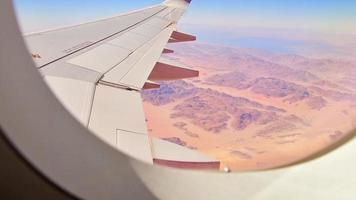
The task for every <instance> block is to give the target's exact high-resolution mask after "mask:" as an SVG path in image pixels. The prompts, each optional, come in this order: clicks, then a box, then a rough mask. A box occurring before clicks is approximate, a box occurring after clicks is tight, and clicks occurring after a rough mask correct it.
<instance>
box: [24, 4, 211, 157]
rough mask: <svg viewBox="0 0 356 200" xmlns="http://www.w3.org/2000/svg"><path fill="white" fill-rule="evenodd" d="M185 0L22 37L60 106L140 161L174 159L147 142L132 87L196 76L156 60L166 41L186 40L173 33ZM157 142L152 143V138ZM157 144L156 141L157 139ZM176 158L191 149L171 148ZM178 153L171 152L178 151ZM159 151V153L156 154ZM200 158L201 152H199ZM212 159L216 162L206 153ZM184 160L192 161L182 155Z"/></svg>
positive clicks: (137, 96) (137, 88) (136, 93)
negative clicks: (157, 158) (157, 156)
mask: <svg viewBox="0 0 356 200" xmlns="http://www.w3.org/2000/svg"><path fill="white" fill-rule="evenodd" d="M189 3H190V1H188V0H168V1H165V2H163V3H162V4H159V5H156V6H152V7H149V8H146V9H142V10H138V11H134V12H131V13H127V14H123V15H119V16H115V17H112V18H108V19H103V20H99V21H95V22H90V23H85V24H81V25H77V26H72V27H66V28H61V29H56V30H51V31H46V32H41V33H34V34H30V35H27V36H25V39H26V42H27V44H28V47H29V50H30V52H31V54H32V57H33V59H34V61H35V62H36V64H37V66H38V69H39V70H40V72H41V73H42V75H43V76H44V78H45V80H46V81H47V83H48V84H49V86H50V87H51V89H52V90H53V91H54V93H55V94H56V96H57V97H58V98H59V99H60V100H61V101H62V102H63V104H64V105H65V107H66V108H67V109H68V110H69V111H70V112H71V113H72V114H73V115H74V116H75V117H76V118H77V119H78V120H79V121H80V122H81V123H82V124H83V125H84V126H87V127H88V128H89V129H91V130H92V131H93V133H95V134H96V135H98V137H100V138H101V139H103V140H104V141H106V142H107V143H109V144H111V145H112V146H114V147H116V148H118V149H120V150H122V151H124V152H126V153H127V154H129V155H131V156H134V157H135V158H138V159H140V160H142V161H145V162H148V163H153V160H154V158H155V155H156V154H157V155H158V154H159V155H161V156H160V160H169V161H174V160H175V159H176V158H175V157H176V156H175V154H174V153H160V152H159V150H157V149H161V151H165V150H164V148H163V147H164V146H167V148H169V149H166V150H167V152H174V151H175V149H174V148H175V147H172V145H162V147H161V148H154V149H155V150H153V148H152V147H151V145H152V143H153V142H152V140H151V139H150V138H149V137H148V134H147V127H146V122H145V116H144V112H143V108H142V101H141V96H140V91H141V90H142V89H150V88H157V87H159V85H158V84H156V83H155V82H154V81H158V80H160V81H161V80H174V79H180V78H189V77H195V76H198V75H199V72H198V71H194V70H192V69H190V68H187V67H181V66H176V65H174V64H172V63H169V61H168V62H167V61H165V60H163V59H161V58H160V57H161V54H162V53H164V52H165V53H172V51H171V50H169V49H165V46H166V44H167V43H169V42H185V41H194V40H195V37H194V36H191V35H188V34H185V33H180V32H178V31H177V30H176V29H177V27H176V26H177V22H178V21H179V19H180V18H181V17H182V15H183V14H184V13H185V11H186V9H187V7H188V5H189ZM156 143H157V142H156ZM161 143H164V142H161ZM176 151H177V156H178V155H179V158H180V159H179V161H182V162H183V161H184V159H183V160H182V157H184V156H182V154H187V158H191V157H192V156H190V154H192V155H194V158H195V159H196V160H195V161H196V162H200V159H199V156H197V152H192V151H191V150H182V149H181V148H180V147H178V146H177V147H176ZM178 151H179V152H178ZM162 155H165V157H162ZM201 159H202V161H204V162H207V161H209V159H207V157H206V156H203V155H202V156H201ZM211 161H212V162H217V161H216V160H214V159H211ZM189 162H190V163H191V162H192V160H191V159H190V160H189Z"/></svg>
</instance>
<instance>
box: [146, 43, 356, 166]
mask: <svg viewBox="0 0 356 200" xmlns="http://www.w3.org/2000/svg"><path fill="white" fill-rule="evenodd" d="M172 48H173V49H174V50H175V53H174V54H170V55H169V56H168V58H169V59H174V60H177V61H179V62H182V63H184V64H186V65H189V66H192V67H193V68H194V69H196V70H199V71H200V77H199V78H195V79H188V80H179V81H171V82H162V83H160V84H161V88H160V89H155V90H146V91H144V92H143V93H142V98H143V101H144V109H145V113H146V118H147V124H148V128H149V133H150V136H151V137H157V138H161V139H164V140H167V141H170V142H173V143H176V144H178V145H182V146H184V147H186V148H190V149H194V150H197V151H200V152H202V153H204V154H207V155H209V156H211V157H213V158H216V159H218V160H220V161H221V163H222V168H223V167H229V168H230V169H231V170H232V171H238V170H261V169H268V168H273V167H278V166H281V165H285V164H289V163H291V162H294V161H298V160H300V159H302V158H305V157H306V156H308V155H310V154H312V153H315V152H316V151H319V150H321V149H323V148H326V147H327V146H329V145H330V144H332V143H334V142H336V141H338V140H339V139H340V138H342V137H343V136H345V135H346V134H349V133H350V131H351V130H352V129H353V128H355V127H356V79H355V78H354V77H356V62H355V61H353V60H352V59H340V58H335V59H333V58H312V57H306V56H300V55H296V54H283V53H273V52H269V51H265V50H259V49H250V48H236V47H227V46H219V45H212V44H206V43H187V44H175V45H172Z"/></svg>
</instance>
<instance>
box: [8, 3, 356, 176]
mask: <svg viewBox="0 0 356 200" xmlns="http://www.w3.org/2000/svg"><path fill="white" fill-rule="evenodd" d="M107 2H108V3H107V4H105V6H104V5H101V2H100V1H82V0H80V1H75V2H69V1H68V2H67V1H57V0H55V1H36V2H33V1H27V0H16V1H15V3H16V6H17V12H18V18H19V21H20V24H21V26H22V30H23V32H24V37H25V39H26V42H27V43H28V46H29V49H30V51H31V52H30V55H31V56H32V57H33V59H34V61H35V62H36V64H37V66H38V67H39V70H40V72H41V73H42V74H43V76H44V78H45V80H46V81H47V82H48V83H49V85H50V86H51V88H52V89H53V90H54V93H55V94H56V95H57V96H58V97H59V99H60V100H61V101H63V103H64V105H65V106H66V107H67V108H68V110H69V111H70V112H71V113H73V115H74V116H75V117H76V118H77V119H78V120H79V121H80V122H81V123H82V124H83V125H85V126H87V127H89V129H91V130H92V131H93V132H94V134H97V135H98V136H99V138H100V139H102V140H104V141H106V142H108V143H109V144H110V145H112V146H114V147H116V148H118V149H120V150H122V151H124V152H125V153H127V154H129V155H131V156H134V157H136V158H138V159H141V160H143V161H147V162H149V163H152V164H156V165H163V166H169V167H177V168H182V169H196V170H219V171H225V172H234V171H248V170H266V169H271V168H276V167H280V166H285V165H288V164H290V163H294V162H297V161H299V160H302V159H304V158H306V157H308V156H310V155H312V154H314V153H317V152H320V151H322V150H325V149H327V148H328V147H329V146H331V145H333V144H335V143H336V142H338V141H340V140H341V139H342V138H344V137H346V136H348V135H349V134H353V133H352V130H353V129H354V128H355V127H356V79H355V77H356V59H355V58H356V23H354V22H355V20H356V13H355V12H354V10H353V9H351V8H355V6H356V2H351V1H334V2H330V1H327V2H326V1H306V0H303V1H296V0H295V1H294V0H292V1H285V2H281V1H274V0H271V1H240V0H238V1H228V0H226V1H225V0H222V1H199V0H196V1H194V0H193V1H192V2H191V5H190V7H189V8H188V9H187V13H186V14H185V15H184V17H183V18H182V19H181V20H180V21H179V23H178V26H177V31H175V32H173V33H172V34H171V38H167V41H168V39H170V40H169V41H170V42H169V44H167V45H164V46H162V45H161V46H159V44H158V43H157V44H156V42H157V41H159V40H160V39H157V38H164V37H167V36H166V35H165V32H164V30H165V29H166V28H167V27H170V26H172V23H167V24H165V20H166V21H169V20H172V19H173V18H174V17H175V14H177V13H171V12H173V11H167V13H166V14H162V13H163V12H166V11H164V10H161V9H162V8H161V7H154V8H149V10H146V12H145V13H144V14H142V13H141V14H140V15H137V14H135V13H134V14H132V13H131V14H128V15H125V17H121V18H120V17H119V18H120V19H119V18H118V19H117V21H115V20H116V18H115V20H114V21H113V19H112V18H110V19H111V21H109V22H108V21H105V20H104V21H97V22H96V23H94V24H93V23H91V24H84V25H83V26H81V25H78V26H74V27H73V25H76V24H83V23H85V22H88V21H95V20H97V19H104V18H107V17H110V16H113V15H117V14H118V13H123V12H125V13H127V12H128V11H130V10H135V9H139V8H143V7H147V6H148V5H155V4H159V3H161V1H154V0H150V1H149V0H147V1H144V0H142V1H134V2H131V1H107ZM157 13H161V15H160V16H159V17H157V16H155V15H156V14H157ZM142 16H143V17H142ZM152 16H154V17H155V20H156V21H154V20H153V21H150V22H148V20H150V19H151V17H152ZM135 20H139V22H136V21H135ZM100 22H102V23H104V24H102V23H100ZM145 23H151V24H149V25H147V24H145ZM141 25H142V26H141ZM65 26H72V28H71V29H56V28H58V27H65ZM160 26H162V27H163V28H162V27H160ZM76 28H78V29H76ZM81 28H83V29H81ZM135 28H136V29H135ZM48 29H52V30H53V31H52V32H51V31H49V32H48V31H47V32H45V33H44V34H33V33H32V32H41V31H42V30H48ZM139 29H142V30H143V32H139V31H140V30H139ZM157 30H158V31H157ZM125 34H126V35H125ZM174 34H175V36H176V37H174ZM194 36H196V38H197V40H196V41H192V40H195V38H194ZM124 37H125V38H124ZM155 37H156V39H155ZM120 38H124V39H123V40H122V39H120ZM182 38H183V39H182ZM184 38H185V39H186V41H184V40H185V39H184ZM187 38H188V39H187ZM53 41H54V42H53ZM147 44H149V46H148V47H147ZM145 45H146V46H145ZM154 45H157V46H155V48H161V49H162V52H163V54H162V56H161V58H160V59H158V57H157V56H156V54H155V52H154V51H153V50H152V49H154V48H150V47H152V46H154ZM56 48H58V49H56ZM138 51H141V52H144V53H137V52H138ZM130 59H131V60H130ZM135 59H136V60H135ZM152 59H156V60H155V62H154V63H151V64H150V62H151V61H152ZM150 65H151V66H152V70H151V71H152V72H151V73H150V74H147V79H148V80H147V81H144V82H142V80H140V79H141V78H142V76H145V75H144V73H145V70H146V71H147V69H149V66H150ZM142 66H147V67H146V68H142ZM140 67H141V68H140ZM136 69H137V70H136ZM139 69H141V70H139ZM122 70H124V71H122ZM198 72H199V76H197V73H198ZM142 74H143V75H142ZM141 83H144V85H142V88H143V89H142V88H141V87H139V86H140V84H141ZM141 89H142V90H141Z"/></svg>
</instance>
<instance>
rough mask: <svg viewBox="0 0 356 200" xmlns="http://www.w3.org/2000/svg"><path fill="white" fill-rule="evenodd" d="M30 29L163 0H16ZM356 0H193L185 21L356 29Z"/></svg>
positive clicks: (329, 30) (336, 30) (324, 29)
mask: <svg viewBox="0 0 356 200" xmlns="http://www.w3.org/2000/svg"><path fill="white" fill-rule="evenodd" d="M15 2H16V5H17V8H18V12H19V14H20V18H21V22H22V24H23V27H24V31H26V32H28V31H34V30H40V29H46V28H51V27H56V26H62V25H66V24H74V23H79V22H82V21H88V20H94V19H96V18H98V17H106V16H111V15H114V14H117V13H120V12H123V11H129V10H132V9H135V8H141V7H144V6H147V5H153V4H157V3H160V2H161V1H160V0H75V1H73V0H71V1H66V0H51V1H48V0H36V1H33V0H15ZM355 10H356V1H355V0H211V1H210V0H193V1H192V5H191V8H190V9H189V11H188V14H187V15H186V17H185V18H184V20H183V21H182V23H189V24H200V25H206V26H225V27H226V26H228V27H257V28H278V29H281V28H288V29H312V30H318V31H327V32H340V33H348V34H356V11H355Z"/></svg>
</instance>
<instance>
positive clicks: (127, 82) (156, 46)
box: [103, 27, 173, 90]
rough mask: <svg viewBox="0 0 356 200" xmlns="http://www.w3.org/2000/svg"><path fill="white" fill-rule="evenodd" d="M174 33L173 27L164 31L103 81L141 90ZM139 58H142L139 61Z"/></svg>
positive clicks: (108, 74)
mask: <svg viewBox="0 0 356 200" xmlns="http://www.w3.org/2000/svg"><path fill="white" fill-rule="evenodd" d="M172 31H173V29H172V27H167V28H166V29H164V30H163V31H162V32H161V33H159V34H158V35H157V36H156V37H155V39H154V40H153V41H151V42H150V43H149V44H148V45H146V46H144V47H142V49H140V50H142V52H141V51H140V50H138V52H137V53H135V54H133V55H132V57H131V58H129V60H128V61H127V62H123V63H122V64H120V65H118V66H116V67H115V68H114V69H112V70H111V71H109V72H108V73H107V74H106V75H105V76H104V78H103V80H104V81H106V82H112V83H115V84H119V85H124V86H127V87H130V88H133V89H137V90H141V89H142V88H143V87H144V85H145V83H146V81H147V79H148V77H149V75H150V73H151V71H152V69H153V68H154V66H155V64H156V62H157V60H159V58H160V56H161V53H162V51H163V49H164V47H165V45H166V44H167V41H168V39H169V38H170V35H171V34H172ZM140 56H141V57H140ZM138 57H140V58H139V59H137V58H138ZM124 69H125V70H124Z"/></svg>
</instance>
